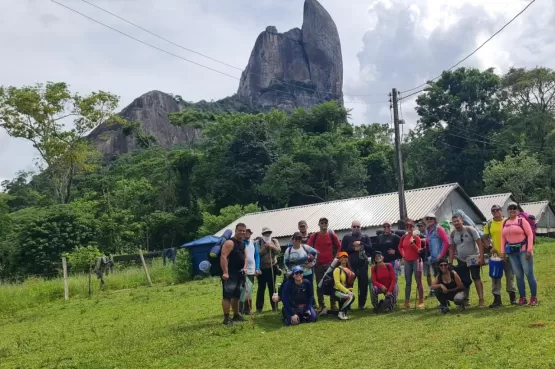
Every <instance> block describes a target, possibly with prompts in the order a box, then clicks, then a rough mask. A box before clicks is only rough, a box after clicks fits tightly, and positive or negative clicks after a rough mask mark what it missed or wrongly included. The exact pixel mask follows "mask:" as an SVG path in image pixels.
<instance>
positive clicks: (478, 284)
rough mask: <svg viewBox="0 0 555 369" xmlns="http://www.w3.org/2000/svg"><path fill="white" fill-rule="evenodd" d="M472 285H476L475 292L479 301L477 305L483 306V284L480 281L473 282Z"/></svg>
mask: <svg viewBox="0 0 555 369" xmlns="http://www.w3.org/2000/svg"><path fill="white" fill-rule="evenodd" d="M474 284H475V285H476V292H477V293H478V299H479V301H480V302H479V304H480V306H482V305H483V304H484V284H483V283H482V280H477V281H474Z"/></svg>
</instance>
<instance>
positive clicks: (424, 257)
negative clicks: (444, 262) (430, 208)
mask: <svg viewBox="0 0 555 369" xmlns="http://www.w3.org/2000/svg"><path fill="white" fill-rule="evenodd" d="M416 226H417V227H418V232H419V233H420V234H419V235H418V237H420V242H422V246H421V248H420V261H421V263H422V275H423V276H425V277H426V282H428V288H429V289H430V296H433V295H434V290H433V289H432V274H434V271H433V269H432V263H431V258H430V248H429V247H428V242H426V223H424V222H423V221H422V220H421V221H419V222H418V223H417V224H416Z"/></svg>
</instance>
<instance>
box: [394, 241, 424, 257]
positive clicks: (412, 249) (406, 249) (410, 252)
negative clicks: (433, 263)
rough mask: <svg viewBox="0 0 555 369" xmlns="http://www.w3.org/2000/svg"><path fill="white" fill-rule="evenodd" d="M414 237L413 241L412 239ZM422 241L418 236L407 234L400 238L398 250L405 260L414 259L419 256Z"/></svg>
mask: <svg viewBox="0 0 555 369" xmlns="http://www.w3.org/2000/svg"><path fill="white" fill-rule="evenodd" d="M413 239H414V243H412V240H413ZM421 244H422V241H421V240H420V237H419V236H415V235H411V234H407V235H406V236H404V237H403V238H402V239H401V243H400V244H399V252H400V253H401V255H402V256H403V257H404V258H405V260H406V261H416V260H418V258H419V257H420V248H421Z"/></svg>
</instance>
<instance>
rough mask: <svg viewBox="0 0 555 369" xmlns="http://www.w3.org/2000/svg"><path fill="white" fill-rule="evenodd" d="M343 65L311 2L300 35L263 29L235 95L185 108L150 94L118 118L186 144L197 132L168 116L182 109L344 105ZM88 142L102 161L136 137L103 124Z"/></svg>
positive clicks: (163, 141) (325, 19)
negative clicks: (335, 103) (339, 103)
mask: <svg viewBox="0 0 555 369" xmlns="http://www.w3.org/2000/svg"><path fill="white" fill-rule="evenodd" d="M342 86H343V60H342V56H341V42H340V41H339V33H338V32H337V27H336V26H335V23H334V21H333V19H332V18H331V16H330V15H329V13H328V12H327V11H326V9H324V7H322V5H320V3H319V2H318V1H316V0H305V2H304V13H303V24H302V29H299V28H293V29H291V30H289V31H287V32H285V33H278V31H277V29H276V27H274V26H268V27H267V28H266V30H265V31H264V32H262V33H261V34H260V35H259V36H258V38H257V39H256V42H255V44H254V48H253V50H252V52H251V55H250V58H249V62H248V64H247V67H246V68H245V70H244V71H243V73H242V75H241V80H240V83H239V88H238V91H237V94H235V95H233V96H230V97H226V98H223V99H221V100H218V101H211V102H207V101H199V102H197V103H190V102H185V101H183V100H182V99H181V98H180V97H179V96H173V95H170V94H168V93H164V92H161V91H150V92H147V93H146V94H144V95H142V96H140V97H138V98H137V99H135V100H134V101H133V102H132V103H131V104H130V105H129V106H127V107H126V108H125V109H123V110H122V111H121V113H120V115H121V116H122V117H124V118H126V119H127V120H128V121H130V122H139V129H140V133H141V134H142V135H143V136H152V138H154V140H155V142H156V144H157V145H160V146H162V147H171V146H174V145H177V144H189V143H191V142H192V141H193V140H195V139H197V138H199V134H200V132H199V131H198V130H197V129H194V128H191V127H177V126H174V125H172V124H171V123H170V120H169V118H168V114H170V113H175V112H178V111H181V110H183V109H195V110H200V111H204V112H212V113H225V112H249V113H256V112H263V111H268V110H270V109H271V108H277V109H280V110H285V111H292V110H293V109H295V108H298V107H303V108H311V107H312V106H314V105H316V104H319V103H322V102H324V101H329V100H338V101H340V102H343V91H342ZM88 138H89V140H90V141H91V142H93V144H94V145H95V146H96V148H97V149H98V151H100V152H101V153H102V154H103V155H104V156H105V157H106V158H110V157H113V156H116V155H119V154H123V153H126V152H129V151H133V150H134V149H136V148H137V147H139V145H138V141H137V134H136V133H135V134H129V132H128V131H127V130H126V128H125V127H123V126H121V125H115V124H111V125H110V124H103V125H100V126H98V127H97V128H96V129H94V130H93V131H92V132H91V133H90V135H89V137H88Z"/></svg>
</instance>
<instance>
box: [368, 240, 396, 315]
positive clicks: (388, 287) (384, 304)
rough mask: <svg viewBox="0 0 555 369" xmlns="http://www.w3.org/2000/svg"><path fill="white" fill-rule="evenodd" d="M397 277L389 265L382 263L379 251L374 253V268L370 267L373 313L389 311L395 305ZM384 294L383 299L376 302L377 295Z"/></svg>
mask: <svg viewBox="0 0 555 369" xmlns="http://www.w3.org/2000/svg"><path fill="white" fill-rule="evenodd" d="M398 292H399V289H398V287H397V277H396V276H395V271H394V270H393V267H392V266H391V264H390V263H385V262H384V257H383V255H382V253H381V252H380V251H376V252H375V253H374V266H373V267H372V295H371V299H372V305H373V306H374V312H375V313H379V312H380V310H381V311H383V312H388V311H391V310H392V309H393V308H394V307H395V305H396V304H397V295H398ZM380 294H384V295H385V299H384V300H380V301H378V298H379V295H380Z"/></svg>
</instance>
